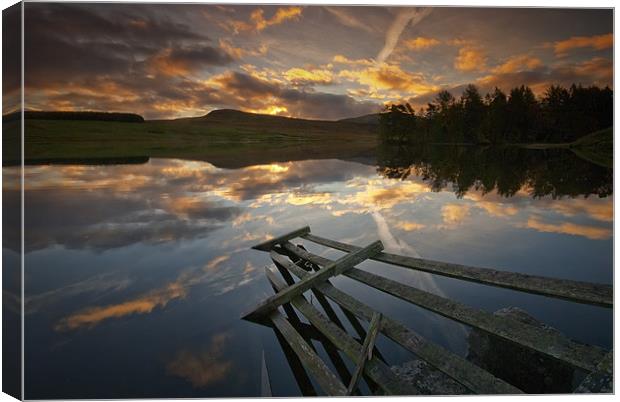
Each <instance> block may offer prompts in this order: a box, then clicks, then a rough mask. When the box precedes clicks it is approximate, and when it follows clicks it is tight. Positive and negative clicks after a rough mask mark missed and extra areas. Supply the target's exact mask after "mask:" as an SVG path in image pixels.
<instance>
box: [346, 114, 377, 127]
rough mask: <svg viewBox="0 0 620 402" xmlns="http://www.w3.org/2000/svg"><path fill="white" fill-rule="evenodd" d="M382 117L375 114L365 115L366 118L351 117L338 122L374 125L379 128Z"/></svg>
mask: <svg viewBox="0 0 620 402" xmlns="http://www.w3.org/2000/svg"><path fill="white" fill-rule="evenodd" d="M380 116H381V114H380V113H373V114H365V115H364V116H359V117H350V118H348V119H342V120H338V121H340V122H345V123H358V124H372V125H375V126H378V125H379V117H380Z"/></svg>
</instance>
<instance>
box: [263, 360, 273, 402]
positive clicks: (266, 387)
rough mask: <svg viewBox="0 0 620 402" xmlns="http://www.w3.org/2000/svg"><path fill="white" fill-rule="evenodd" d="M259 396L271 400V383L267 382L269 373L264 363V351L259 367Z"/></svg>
mask: <svg viewBox="0 0 620 402" xmlns="http://www.w3.org/2000/svg"><path fill="white" fill-rule="evenodd" d="M260 396H261V397H269V398H271V396H272V393H271V382H270V381H269V371H267V362H266V361H265V351H264V350H263V357H262V360H261V365H260Z"/></svg>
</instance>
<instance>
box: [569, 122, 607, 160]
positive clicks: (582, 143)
mask: <svg viewBox="0 0 620 402" xmlns="http://www.w3.org/2000/svg"><path fill="white" fill-rule="evenodd" d="M569 149H571V150H572V151H573V152H574V153H575V154H577V155H578V156H579V157H581V158H584V159H586V160H588V161H590V162H592V163H595V164H597V165H600V166H604V167H607V168H613V167H614V130H613V127H608V128H606V129H603V130H599V131H596V132H594V133H592V134H589V135H587V136H585V137H582V138H580V139H579V140H577V141H575V142H573V143H572V144H570V145H569Z"/></svg>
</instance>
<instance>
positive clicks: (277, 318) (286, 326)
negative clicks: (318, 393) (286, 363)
mask: <svg viewBox="0 0 620 402" xmlns="http://www.w3.org/2000/svg"><path fill="white" fill-rule="evenodd" d="M269 318H270V319H271V321H272V322H273V324H274V325H275V326H276V328H278V331H280V333H281V334H282V336H283V337H284V339H285V340H286V342H287V343H288V344H289V345H290V346H291V348H292V349H293V351H294V352H295V354H296V355H297V357H299V360H301V363H302V364H303V365H304V367H305V368H306V369H307V370H308V371H309V372H310V373H311V374H312V375H313V376H314V378H315V379H316V381H317V382H318V383H319V385H320V386H321V388H322V389H323V391H325V392H326V393H327V394H328V395H346V392H347V389H346V388H345V386H344V384H342V382H341V381H340V380H339V379H338V377H336V375H335V374H334V373H332V372H331V370H330V369H329V367H327V365H326V364H325V363H324V362H323V360H321V358H320V357H319V356H318V355H317V354H316V353H315V352H314V351H313V350H312V349H311V348H310V346H308V344H307V343H306V341H304V339H303V338H302V337H301V335H299V333H298V332H297V331H295V329H294V328H293V326H292V325H291V324H290V323H289V322H288V321H287V320H286V318H284V316H283V315H282V314H280V313H279V312H278V311H277V310H276V311H274V312H272V313H271V314H270V315H269Z"/></svg>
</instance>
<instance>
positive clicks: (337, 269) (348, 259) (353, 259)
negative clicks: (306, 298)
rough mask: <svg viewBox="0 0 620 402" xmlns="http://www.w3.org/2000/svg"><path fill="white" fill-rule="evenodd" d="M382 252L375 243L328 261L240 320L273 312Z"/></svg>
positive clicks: (269, 298)
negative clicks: (321, 283)
mask: <svg viewBox="0 0 620 402" xmlns="http://www.w3.org/2000/svg"><path fill="white" fill-rule="evenodd" d="M381 250H383V243H381V242H380V241H376V242H374V243H372V244H370V245H369V246H367V247H364V248H363V249H360V250H357V251H355V252H353V253H349V254H347V255H345V256H343V257H342V258H340V259H338V260H337V261H330V263H329V264H327V265H326V266H325V267H324V268H323V269H321V270H320V271H318V272H315V273H314V274H312V275H311V276H309V277H308V278H306V279H304V280H302V281H299V282H297V283H295V284H294V285H291V286H289V287H287V288H286V289H284V290H282V291H280V292H278V293H277V294H275V295H273V296H271V297H268V298H267V299H265V300H263V301H262V302H261V303H259V304H258V306H256V307H255V308H254V309H253V310H252V311H250V312H249V313H246V314H244V315H243V316H242V318H244V319H247V320H256V319H259V318H260V317H261V316H263V315H265V314H267V313H268V312H270V311H272V310H274V309H275V308H277V307H278V306H280V305H282V304H284V303H287V302H289V301H291V299H292V298H294V297H295V296H299V295H300V294H302V293H304V292H305V291H307V290H309V289H310V288H312V287H313V286H314V285H316V284H317V283H319V282H323V281H325V280H326V279H328V278H331V277H332V276H336V275H340V274H341V273H343V272H344V271H346V270H348V269H351V268H352V267H353V266H355V265H357V264H359V263H360V262H362V261H364V260H366V259H367V258H368V257H370V256H372V255H374V254H376V253H378V252H379V251H381Z"/></svg>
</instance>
